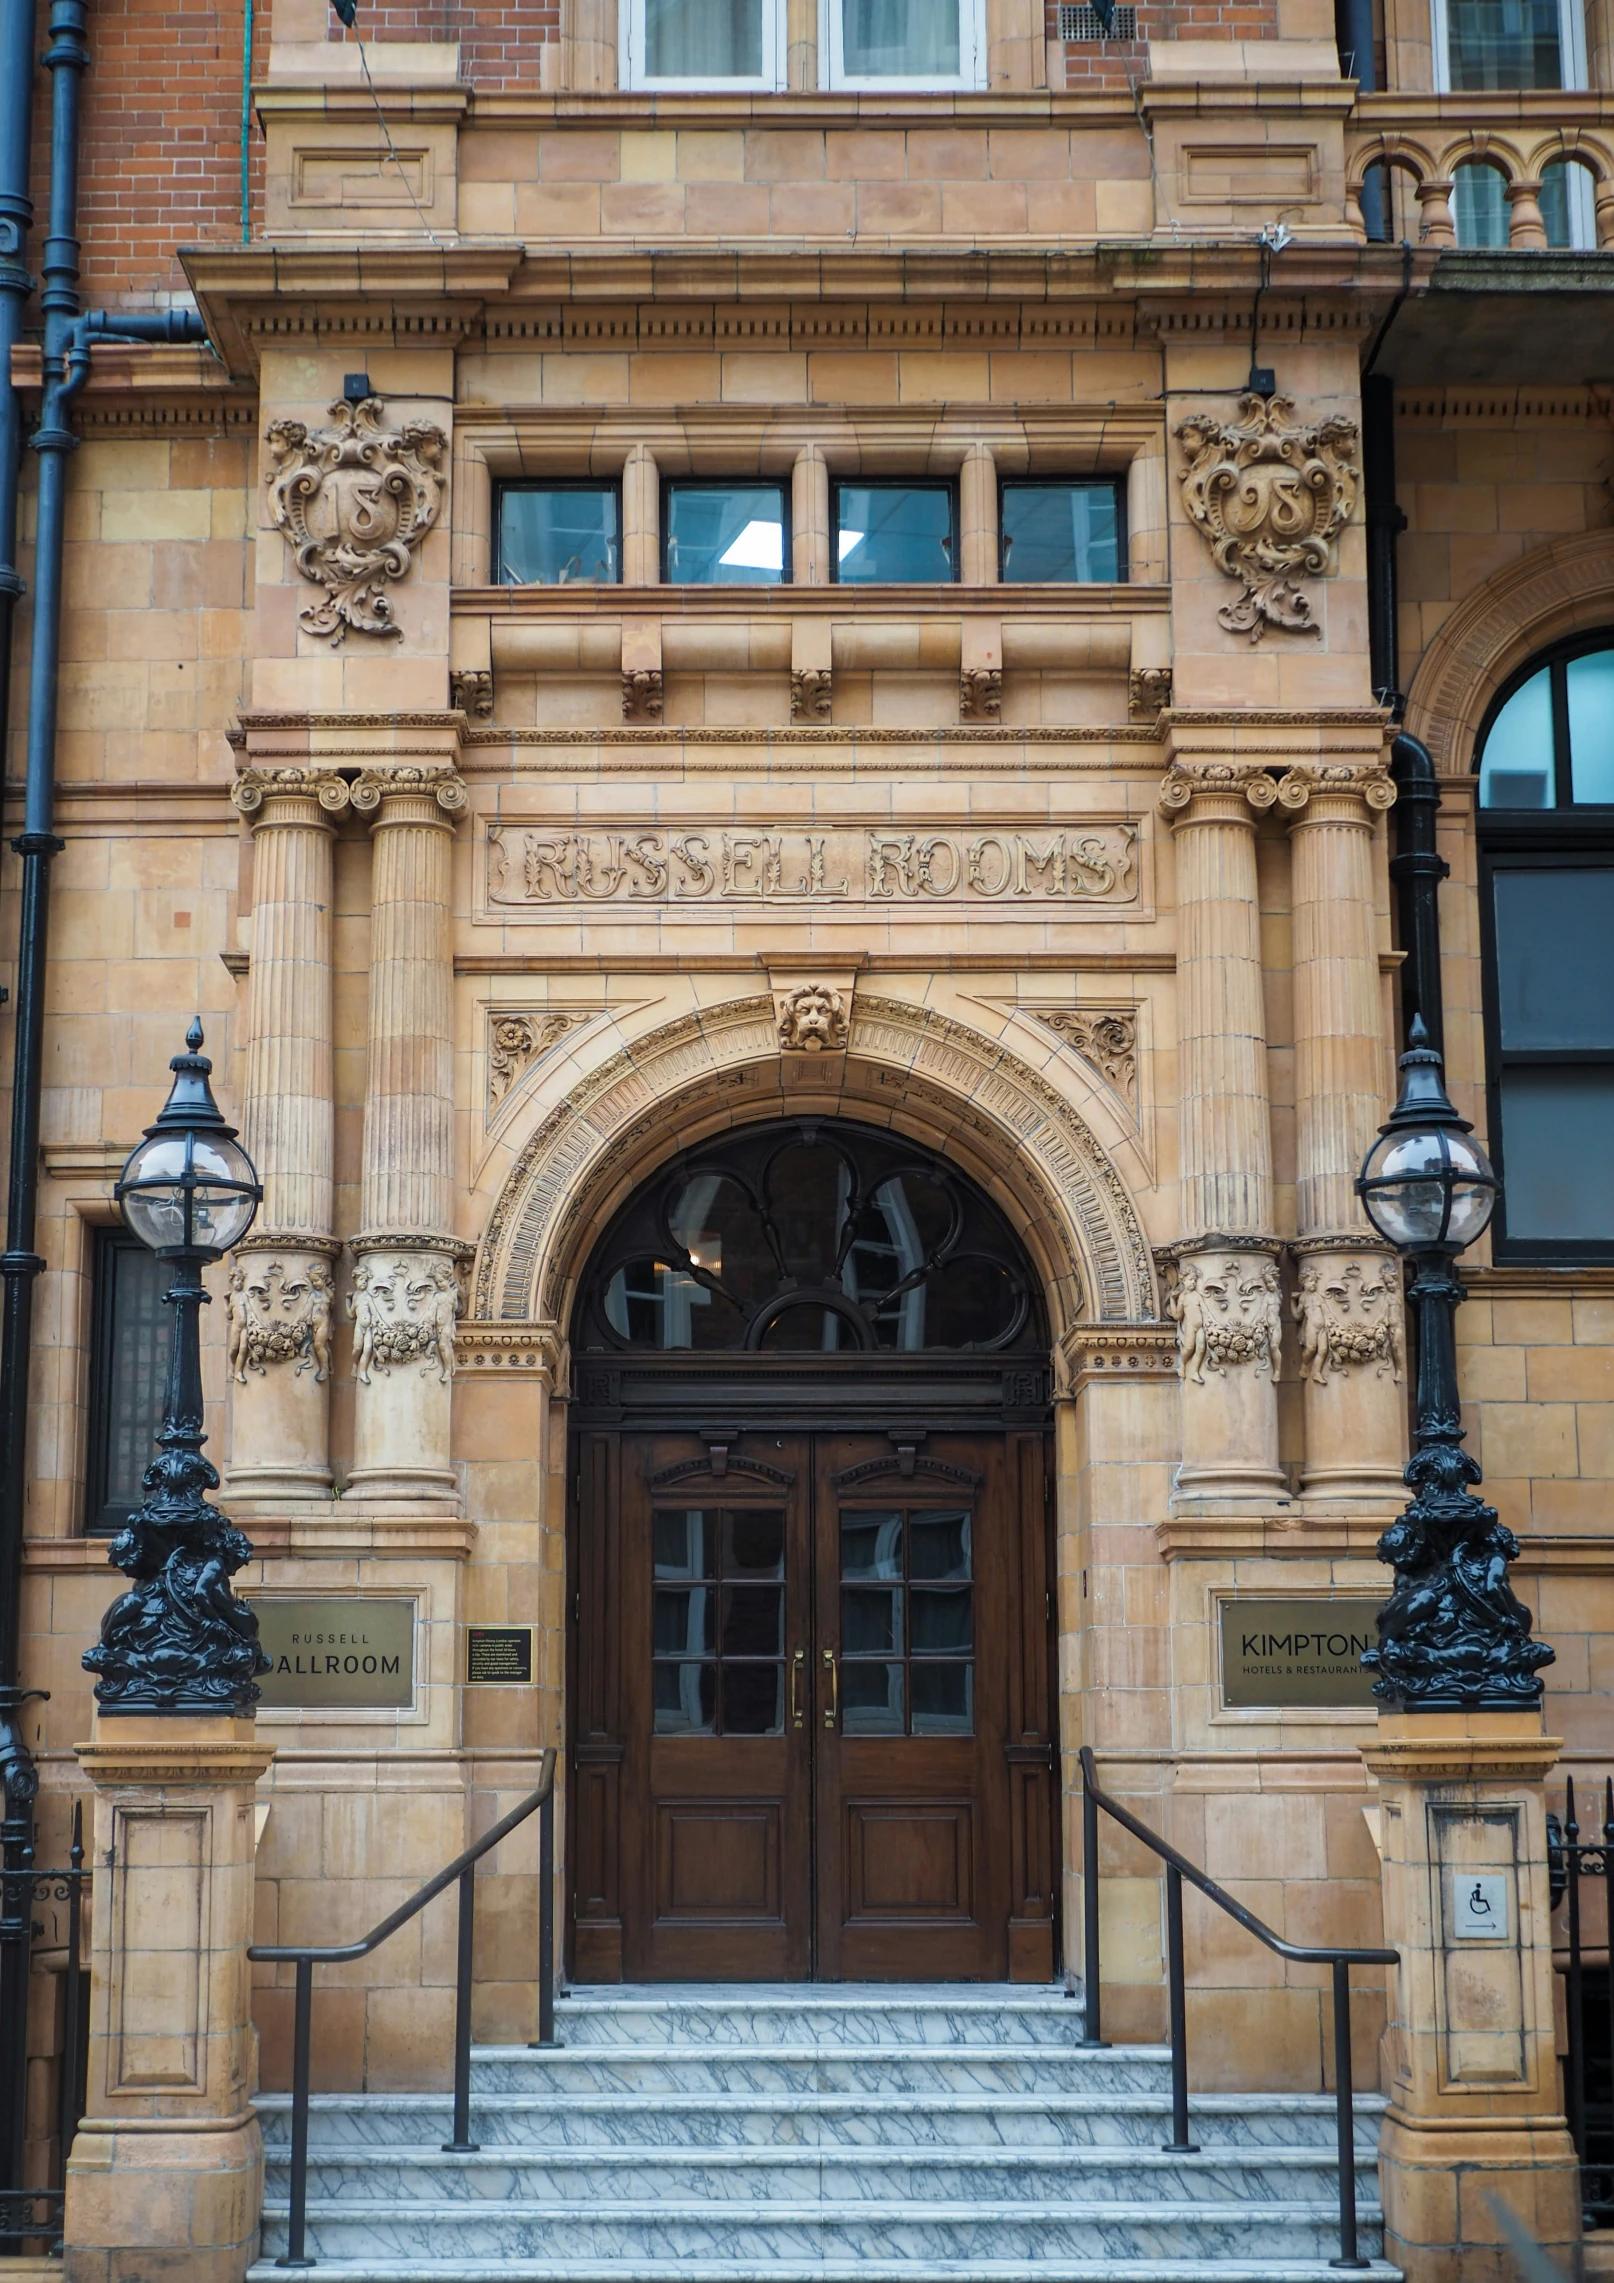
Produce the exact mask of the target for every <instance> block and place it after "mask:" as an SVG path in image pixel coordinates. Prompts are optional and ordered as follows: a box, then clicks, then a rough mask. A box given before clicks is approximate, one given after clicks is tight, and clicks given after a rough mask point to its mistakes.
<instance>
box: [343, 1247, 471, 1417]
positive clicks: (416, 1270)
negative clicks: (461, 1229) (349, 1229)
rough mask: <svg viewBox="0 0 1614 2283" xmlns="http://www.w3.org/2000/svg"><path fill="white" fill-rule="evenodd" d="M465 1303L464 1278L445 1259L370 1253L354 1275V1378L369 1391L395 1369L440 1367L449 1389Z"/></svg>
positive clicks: (414, 1252) (421, 1253)
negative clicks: (375, 1375)
mask: <svg viewBox="0 0 1614 2283" xmlns="http://www.w3.org/2000/svg"><path fill="white" fill-rule="evenodd" d="M463 1308H464V1303H463V1300H462V1297H461V1293H460V1280H459V1272H458V1270H457V1269H456V1267H455V1265H454V1263H453V1261H452V1260H450V1259H446V1258H445V1257H444V1256H443V1255H442V1254H441V1253H433V1252H427V1251H417V1250H413V1249H410V1250H404V1249H402V1248H400V1249H399V1250H397V1251H396V1252H391V1251H384V1250H383V1251H376V1252H366V1253H365V1254H364V1256H363V1257H362V1258H361V1260H360V1261H359V1263H358V1266H357V1267H356V1268H355V1269H354V1272H353V1289H352V1291H351V1292H350V1293H349V1294H348V1302H347V1312H348V1314H349V1315H350V1316H351V1317H352V1319H353V1376H354V1378H355V1379H356V1380H359V1381H360V1382H362V1384H363V1385H364V1386H366V1387H368V1386H369V1385H370V1375H371V1373H372V1371H379V1372H381V1373H382V1374H384V1375H385V1374H389V1373H390V1372H391V1370H392V1367H393V1365H394V1364H406V1363H415V1362H418V1363H419V1364H420V1367H421V1369H422V1370H423V1371H431V1370H432V1369H433V1368H434V1367H435V1369H436V1371H437V1373H438V1376H439V1378H440V1380H441V1381H442V1383H443V1385H444V1386H446V1385H447V1384H448V1382H449V1381H450V1380H451V1379H452V1378H453V1376H454V1328H455V1325H456V1324H457V1322H458V1320H459V1318H460V1316H461V1314H462V1313H463Z"/></svg>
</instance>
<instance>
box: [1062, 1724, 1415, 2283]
mask: <svg viewBox="0 0 1614 2283" xmlns="http://www.w3.org/2000/svg"><path fill="white" fill-rule="evenodd" d="M1081 1761H1082V1920H1083V1927H1082V1932H1083V1956H1082V1975H1083V1981H1082V1995H1083V2000H1084V2006H1085V2011H1086V2023H1085V2028H1084V2043H1086V2044H1088V2045H1103V2044H1104V2043H1105V2042H1106V2041H1105V2039H1104V2038H1103V2037H1102V2036H1101V2035H1100V2034H1099V2029H1100V2003H1099V1996H1100V1992H1099V1939H1098V1882H1099V1872H1098V1814H1099V1809H1100V1808H1102V1809H1103V1810H1104V1813H1105V1814H1106V1815H1107V1816H1109V1817H1110V1818H1111V1820H1112V1821H1113V1822H1116V1823H1118V1824H1119V1825H1120V1826H1121V1828H1122V1830H1123V1831H1129V1832H1130V1833H1131V1834H1132V1837H1133V1838H1134V1839H1137V1840H1139V1841H1141V1842H1142V1844H1143V1845H1144V1846H1145V1847H1147V1848H1148V1849H1149V1850H1150V1851H1151V1853H1153V1854H1155V1855H1158V1856H1159V1858H1160V1860H1161V1862H1162V1863H1164V1864H1165V1866H1166V1976H1167V1985H1168V1990H1169V1998H1170V2013H1171V2138H1170V2139H1169V2140H1168V2141H1165V2142H1164V2143H1163V2144H1162V2145H1163V2146H1164V2148H1165V2150H1166V2153H1167V2154H1168V2155H1171V2156H1193V2155H1196V2154H1197V2153H1198V2145H1199V2144H1198V2143H1197V2141H1192V2140H1190V2139H1189V2137H1188V1993H1187V1982H1186V1979H1185V1975H1184V1970H1183V1934H1182V1885H1183V1881H1184V1879H1186V1880H1187V1881H1188V1884H1189V1885H1190V1886H1191V1887H1197V1889H1198V1890H1199V1892H1200V1893H1201V1894H1202V1895H1204V1896H1206V1897H1207V1899H1208V1900H1209V1901H1211V1902H1213V1903H1215V1905H1216V1907H1217V1909H1218V1910H1223V1911H1225V1912H1226V1913H1227V1915H1228V1917H1229V1918H1232V1919H1236V1920H1237V1922H1238V1924H1239V1925H1240V1926H1242V1927H1243V1928H1244V1929H1245V1931H1246V1933H1249V1934H1253V1935H1254V1936H1255V1938H1256V1940H1257V1941H1258V1942H1264V1943H1265V1944H1266V1946H1267V1948H1268V1949H1269V1950H1273V1951H1276V1953H1277V1955H1278V1956H1279V1957H1280V1958H1287V1959H1289V1960H1290V1961H1291V1962H1292V1963H1293V1964H1295V1965H1297V1966H1330V1967H1332V1968H1333V1973H1334V2104H1335V2118H1336V2124H1337V2129H1338V2136H1339V2257H1338V2258H1337V2259H1335V2260H1331V2261H1330V2262H1329V2264H1330V2265H1331V2266H1333V2267H1364V2268H1365V2267H1368V2266H1371V2264H1372V2262H1371V2261H1370V2260H1366V2259H1362V2258H1360V2257H1359V2256H1358V2254H1357V2249H1356V2128H1355V2121H1354V2116H1353V2110H1352V2093H1351V1968H1352V1967H1353V1966H1394V1965H1397V1964H1398V1963H1399V1953H1398V1952H1396V1951H1394V1950H1343V1949H1340V1950H1335V1949H1317V1948H1314V1947H1312V1946H1311V1945H1310V1944H1307V1943H1301V1942H1286V1941H1285V1940H1284V1938H1283V1936H1282V1935H1281V1934H1274V1933H1273V1931H1272V1929H1271V1927H1270V1926H1268V1925H1266V1924H1265V1923H1264V1922H1263V1921H1262V1920H1261V1919H1259V1918H1257V1917H1256V1915H1255V1913H1254V1911H1251V1910H1246V1909H1245V1907H1244V1905H1243V1904H1242V1903H1241V1902H1235V1901H1234V1899H1233V1897H1232V1896H1231V1895H1230V1894H1228V1893H1227V1892H1226V1890H1225V1889H1224V1888H1222V1887H1219V1886H1218V1885H1217V1884H1216V1881H1215V1880H1214V1879H1212V1878H1210V1877H1208V1876H1207V1875H1206V1873H1205V1872H1203V1871H1202V1870H1201V1869H1200V1868H1199V1866H1198V1864H1197V1863H1190V1862H1189V1860H1188V1858H1187V1856H1186V1855H1179V1854H1178V1852H1177V1850H1176V1848H1175V1847H1173V1846H1171V1845H1170V1844H1169V1843H1168V1842H1167V1841H1166V1840H1164V1839H1162V1838H1161V1837H1160V1834H1159V1833H1158V1832H1157V1831H1151V1830H1150V1829H1149V1826H1148V1825H1147V1824H1146V1823H1140V1822H1139V1820H1138V1818H1137V1817H1136V1816H1135V1815H1133V1814H1131V1813H1130V1812H1129V1810H1128V1809H1126V1808H1124V1807H1123V1806H1122V1805H1121V1803H1120V1801H1119V1800H1117V1799H1112V1798H1111V1797H1110V1795H1109V1793H1108V1792H1107V1791H1104V1790H1103V1789H1102V1788H1101V1787H1100V1784H1099V1780H1098V1768H1097V1765H1096V1763H1095V1762H1094V1759H1093V1754H1092V1750H1091V1748H1090V1747H1089V1746H1088V1745H1086V1744H1084V1745H1083V1746H1082V1750H1081Z"/></svg>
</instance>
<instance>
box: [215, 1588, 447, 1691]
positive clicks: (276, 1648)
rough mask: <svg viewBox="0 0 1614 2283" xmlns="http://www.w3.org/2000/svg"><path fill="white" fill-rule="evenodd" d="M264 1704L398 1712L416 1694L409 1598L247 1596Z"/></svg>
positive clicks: (413, 1620)
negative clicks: (265, 1664) (261, 1660)
mask: <svg viewBox="0 0 1614 2283" xmlns="http://www.w3.org/2000/svg"><path fill="white" fill-rule="evenodd" d="M252 1607H253V1608H254V1609H255V1610H256V1611H257V1613H258V1638H259V1639H260V1640H261V1641H262V1643H263V1648H264V1654H265V1656H266V1657H267V1658H268V1659H269V1670H268V1672H266V1673H263V1674H261V1675H260V1676H259V1680H258V1686H259V1687H260V1689H261V1690H262V1691H263V1695H262V1698H261V1700H260V1701H261V1703H262V1706H263V1709H264V1710H265V1711H267V1712H275V1711H280V1710H282V1709H287V1710H298V1711H346V1712H405V1711H407V1710H408V1709H409V1707H410V1705H412V1704H413V1702H414V1699H415V1604H414V1602H413V1601H405V1600H399V1599H393V1600H388V1601H358V1600H354V1599H350V1598H343V1599H335V1598H333V1599H330V1600H319V1601H292V1600H283V1599H282V1598H281V1597H280V1596H279V1595H278V1594H266V1595H264V1596H263V1597H262V1598H261V1599H254V1600H253V1602H252Z"/></svg>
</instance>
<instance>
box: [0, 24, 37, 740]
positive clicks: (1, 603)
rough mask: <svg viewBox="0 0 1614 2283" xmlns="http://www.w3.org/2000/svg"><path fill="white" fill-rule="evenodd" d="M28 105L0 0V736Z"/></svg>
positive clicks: (10, 612) (7, 715) (23, 282)
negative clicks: (13, 376)
mask: <svg viewBox="0 0 1614 2283" xmlns="http://www.w3.org/2000/svg"><path fill="white" fill-rule="evenodd" d="M33 105H34V11H33V8H32V6H31V5H30V0H0V734H3V733H4V730H5V726H6V724H7V722H9V721H10V719H11V629H12V620H13V618H14V617H15V615H16V609H17V598H18V596H19V595H20V594H21V593H22V580H21V578H20V577H19V575H18V572H17V478H18V473H19V470H20V467H21V463H22V403H21V400H20V399H19V397H18V395H17V392H16V390H15V389H14V388H13V386H12V385H11V352H12V350H13V348H14V347H15V346H16V344H17V343H18V342H19V341H20V340H21V339H22V325H23V316H24V313H25V311H26V310H27V307H28V303H29V300H30V298H31V297H32V294H33V290H34V281H33V279H32V278H31V277H30V276H29V274H28V228H29V225H30V223H31V222H32V221H33V218H34V202H33V200H32V199H31V198H30V197H29V195H28V181H29V159H30V155H31V152H32V148H33V143H32V133H33Z"/></svg>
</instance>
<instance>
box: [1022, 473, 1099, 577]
mask: <svg viewBox="0 0 1614 2283" xmlns="http://www.w3.org/2000/svg"><path fill="white" fill-rule="evenodd" d="M1002 524H1003V540H1002V545H1003V577H1004V578H1005V579H1006V580H1008V581H1010V582H1013V583H1018V582H1020V581H1022V580H1023V581H1025V582H1027V583H1030V582H1031V581H1033V580H1047V581H1057V582H1058V583H1060V584H1061V585H1066V586H1072V585H1090V584H1093V583H1095V582H1096V583H1101V584H1102V583H1109V582H1113V581H1114V580H1116V579H1119V577H1120V576H1121V544H1120V543H1121V532H1120V519H1119V517H1118V516H1117V514H1116V511H1115V487H1114V485H1113V484H1005V485H1004V487H1003V501H1002Z"/></svg>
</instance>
